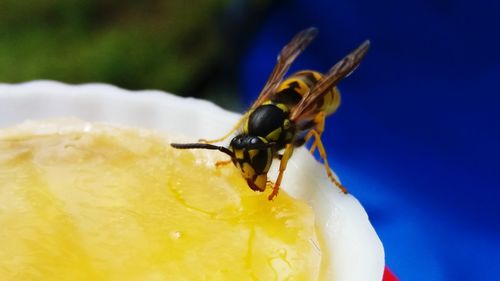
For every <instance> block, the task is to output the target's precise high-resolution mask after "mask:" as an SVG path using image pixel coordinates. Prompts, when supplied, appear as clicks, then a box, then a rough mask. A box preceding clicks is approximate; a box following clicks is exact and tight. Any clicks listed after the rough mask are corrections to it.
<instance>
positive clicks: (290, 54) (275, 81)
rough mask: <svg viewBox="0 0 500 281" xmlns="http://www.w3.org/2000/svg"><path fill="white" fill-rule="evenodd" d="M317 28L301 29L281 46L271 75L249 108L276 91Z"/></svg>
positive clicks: (260, 102) (314, 34) (263, 100)
mask: <svg viewBox="0 0 500 281" xmlns="http://www.w3.org/2000/svg"><path fill="white" fill-rule="evenodd" d="M317 33H318V30H317V29H316V28H314V27H310V28H308V29H305V30H302V31H301V32H299V33H298V34H297V35H295V36H294V37H293V39H292V41H290V43H288V44H287V45H285V47H283V49H282V50H281V52H280V53H279V55H278V59H277V63H276V65H275V66H274V69H273V71H272V72H271V75H270V76H269V78H268V79H267V82H266V84H265V86H264V88H263V89H262V91H261V92H260V94H259V97H258V98H257V100H256V101H255V102H254V103H253V104H252V107H251V108H250V110H253V109H255V108H257V107H258V106H259V105H261V104H262V103H263V102H265V101H266V100H268V99H269V98H270V96H271V95H272V94H273V93H274V92H275V91H276V88H277V87H278V85H279V84H280V82H281V80H282V79H283V77H284V76H285V74H286V72H287V71H288V69H289V68H290V65H291V64H292V63H293V61H294V60H295V59H296V58H297V56H298V55H299V54H300V53H301V52H302V51H303V50H304V49H305V48H306V47H307V45H309V43H311V41H312V40H313V39H314V37H315V36H316V34H317Z"/></svg>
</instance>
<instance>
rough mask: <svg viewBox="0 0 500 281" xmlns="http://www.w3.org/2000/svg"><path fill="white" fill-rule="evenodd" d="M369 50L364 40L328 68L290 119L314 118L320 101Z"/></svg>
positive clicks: (367, 42) (368, 45)
mask: <svg viewBox="0 0 500 281" xmlns="http://www.w3.org/2000/svg"><path fill="white" fill-rule="evenodd" d="M369 48H370V41H368V40H366V41H364V42H363V43H362V44H361V45H360V46H359V47H358V48H356V49H355V50H354V51H352V52H351V53H349V54H348V55H347V56H346V57H344V58H343V59H342V60H340V61H339V62H337V63H336V64H335V65H334V66H333V67H332V68H330V70H329V71H328V72H327V73H326V74H325V75H324V76H323V78H321V79H320V80H319V81H318V83H316V84H315V85H314V86H313V87H312V88H311V90H310V91H309V92H308V93H307V94H305V95H304V97H303V98H302V100H301V101H300V102H299V104H297V106H296V107H295V108H294V110H293V112H292V115H291V117H290V118H291V119H292V120H293V121H296V120H298V119H301V120H303V119H310V118H314V116H315V115H316V114H317V113H318V111H319V108H320V106H321V104H322V102H320V99H321V98H322V97H323V96H324V95H325V94H326V93H327V92H328V91H329V90H330V89H331V88H332V87H334V86H335V85H336V84H337V83H338V82H339V81H340V80H342V79H343V78H344V77H346V76H348V75H349V74H351V73H352V72H353V71H354V70H355V69H356V67H358V65H359V64H360V63H361V60H363V58H364V57H365V55H366V53H367V52H368V49H369Z"/></svg>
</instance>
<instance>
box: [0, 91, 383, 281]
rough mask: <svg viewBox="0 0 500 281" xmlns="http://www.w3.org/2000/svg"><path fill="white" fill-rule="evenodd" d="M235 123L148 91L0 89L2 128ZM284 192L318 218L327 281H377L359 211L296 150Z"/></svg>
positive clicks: (178, 128) (214, 109)
mask: <svg viewBox="0 0 500 281" xmlns="http://www.w3.org/2000/svg"><path fill="white" fill-rule="evenodd" d="M239 116H240V115H239V114H236V113H232V112H229V111H226V110H223V109H221V108H220V107H218V106H216V105H214V104H212V103H210V102H207V101H203V100H197V99H192V98H180V97H177V96H174V95H171V94H168V93H165V92H161V91H154V90H145V91H127V90H124V89H120V88H118V87H115V86H111V85H107V84H83V85H67V84H63V83H60V82H54V81H33V82H27V83H22V84H1V83H0V128H5V127H10V126H13V125H16V124H19V123H22V122H24V121H26V120H39V119H48V118H59V117H77V118H80V119H82V120H85V121H92V122H95V121H99V122H107V123H114V124H119V125H125V126H133V127H141V128H150V129H155V130H159V131H162V132H166V133H169V132H175V133H177V134H179V133H180V134H182V135H185V136H187V137H189V138H192V139H193V140H196V139H198V138H216V137H219V136H221V135H222V134H224V133H225V132H227V131H228V130H229V129H230V128H231V127H232V126H233V125H234V124H235V122H236V121H237V120H238V117H239ZM172 120H179V122H172ZM273 166H276V165H273ZM273 174H274V175H273ZM275 174H276V171H274V172H272V173H271V176H275ZM282 185H283V187H284V190H285V191H286V192H287V193H289V194H290V195H291V196H293V197H296V198H301V199H303V200H305V201H307V202H308V203H309V204H310V205H311V206H312V207H313V209H314V211H315V213H316V220H317V224H318V227H319V229H320V231H321V232H322V234H323V236H324V238H325V241H324V242H325V246H326V247H328V248H329V249H330V266H329V267H328V268H329V272H328V273H327V274H328V277H327V280H337V281H339V280H349V281H351V280H352V281H365V280H366V281H371V280H376V281H379V280H382V275H383V271H384V249H383V246H382V243H381V241H380V239H379V238H378V236H377V234H376V232H375V230H374V229H373V227H372V225H371V224H370V222H369V220H368V216H367V214H366V212H365V210H364V209H363V207H362V206H361V204H360V203H359V202H358V201H357V200H356V199H355V198H354V197H353V196H351V195H344V194H342V193H341V192H340V191H339V190H338V189H337V188H335V187H334V186H333V185H332V184H331V183H330V181H329V179H328V178H327V176H326V173H325V171H324V168H323V166H322V165H321V164H319V163H318V162H317V161H316V160H315V159H314V158H313V157H312V156H311V155H310V154H309V153H308V152H307V150H305V149H298V150H296V152H295V153H294V156H293V157H292V160H291V161H290V163H289V166H288V168H287V170H286V173H285V177H284V181H283V184H282ZM263 198H264V196H263Z"/></svg>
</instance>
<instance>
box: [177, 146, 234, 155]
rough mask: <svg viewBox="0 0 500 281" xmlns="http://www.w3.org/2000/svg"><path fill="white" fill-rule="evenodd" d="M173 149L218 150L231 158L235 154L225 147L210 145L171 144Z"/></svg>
mask: <svg viewBox="0 0 500 281" xmlns="http://www.w3.org/2000/svg"><path fill="white" fill-rule="evenodd" d="M170 146H171V147H173V148H177V149H209V150H218V151H220V152H223V153H225V154H227V155H229V156H230V157H231V158H233V157H234V153H233V152H232V151H231V150H229V149H227V148H225V147H223V146H217V145H212V144H208V143H171V144H170Z"/></svg>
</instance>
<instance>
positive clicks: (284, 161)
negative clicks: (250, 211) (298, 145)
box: [267, 143, 293, 200]
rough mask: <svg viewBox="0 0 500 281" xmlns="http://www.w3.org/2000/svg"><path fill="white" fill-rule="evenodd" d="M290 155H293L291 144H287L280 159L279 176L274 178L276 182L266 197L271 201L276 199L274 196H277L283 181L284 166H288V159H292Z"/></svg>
mask: <svg viewBox="0 0 500 281" xmlns="http://www.w3.org/2000/svg"><path fill="white" fill-rule="evenodd" d="M292 153H293V144H291V143H289V144H287V145H286V146H285V152H284V153H283V156H282V157H281V162H280V169H279V174H278V177H277V178H276V182H275V183H274V187H273V192H272V193H271V194H270V195H269V197H267V199H269V200H273V198H274V197H276V195H278V192H279V189H280V185H281V180H282V179H283V173H284V172H285V170H286V165H287V164H288V160H289V159H290V157H292Z"/></svg>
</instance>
